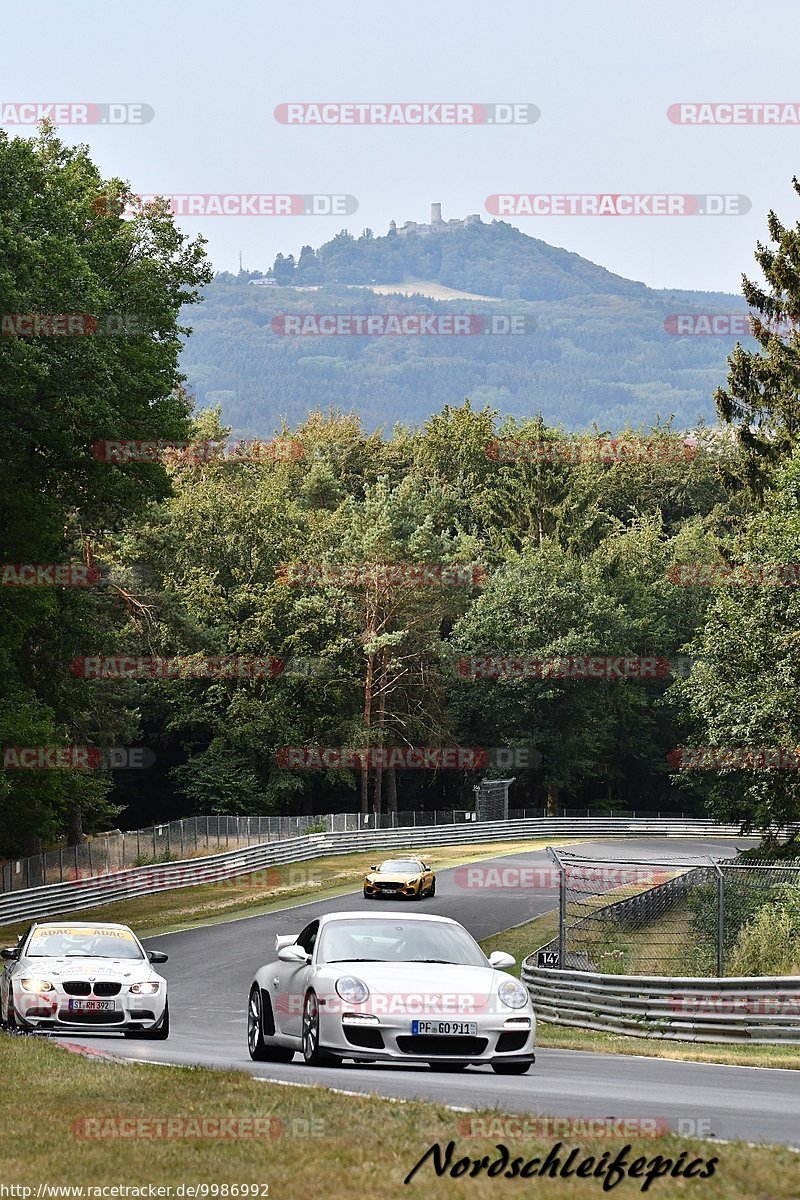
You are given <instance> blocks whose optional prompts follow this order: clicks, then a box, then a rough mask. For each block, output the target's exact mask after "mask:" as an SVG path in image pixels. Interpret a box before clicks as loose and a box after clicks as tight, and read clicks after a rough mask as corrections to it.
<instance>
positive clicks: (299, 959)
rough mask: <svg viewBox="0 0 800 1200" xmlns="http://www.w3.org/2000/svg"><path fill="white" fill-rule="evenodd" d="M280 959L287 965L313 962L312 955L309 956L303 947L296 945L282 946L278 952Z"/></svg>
mask: <svg viewBox="0 0 800 1200" xmlns="http://www.w3.org/2000/svg"><path fill="white" fill-rule="evenodd" d="M278 958H279V959H280V960H281V962H285V963H307V962H310V961H311V955H310V954H307V953H306V951H305V950H304V949H303V947H302V946H298V945H297V943H295V945H294V946H281V948H280V950H279V951H278Z"/></svg>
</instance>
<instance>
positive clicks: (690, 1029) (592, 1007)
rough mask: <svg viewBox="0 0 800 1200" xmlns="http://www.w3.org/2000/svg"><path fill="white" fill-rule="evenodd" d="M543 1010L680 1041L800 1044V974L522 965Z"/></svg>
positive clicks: (551, 1017)
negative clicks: (704, 975) (671, 974)
mask: <svg viewBox="0 0 800 1200" xmlns="http://www.w3.org/2000/svg"><path fill="white" fill-rule="evenodd" d="M522 981H523V982H524V983H525V985H526V986H527V988H528V991H529V992H530V995H531V999H532V1001H533V1007H534V1009H535V1011H536V1015H537V1016H538V1017H539V1018H541V1020H543V1021H550V1022H552V1024H554V1025H566V1026H571V1027H572V1028H575V1029H595V1030H600V1031H602V1032H604V1033H624V1034H627V1035H628V1036H629V1037H643V1038H669V1039H671V1040H674V1041H680V1042H725V1043H731V1042H745V1043H749V1044H751V1045H776V1044H778V1045H780V1044H789V1045H794V1044H800V978H798V977H797V976H789V977H784V976H780V977H779V976H768V977H761V978H757V979H735V978H731V979H684V978H680V977H676V978H667V977H658V976H653V975H601V974H598V973H597V972H594V971H570V970H559V969H557V968H550V967H537V966H535V963H534V956H533V955H532V956H531V957H529V958H527V959H525V961H524V962H523V964H522Z"/></svg>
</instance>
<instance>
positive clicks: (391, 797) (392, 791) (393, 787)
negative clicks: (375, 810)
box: [386, 767, 397, 813]
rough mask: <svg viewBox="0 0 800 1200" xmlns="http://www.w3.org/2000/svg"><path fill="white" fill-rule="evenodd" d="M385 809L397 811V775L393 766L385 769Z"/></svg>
mask: <svg viewBox="0 0 800 1200" xmlns="http://www.w3.org/2000/svg"><path fill="white" fill-rule="evenodd" d="M386 811H387V812H390V813H396V812H397V775H396V774H395V769H394V767H389V768H388V769H387V771H386Z"/></svg>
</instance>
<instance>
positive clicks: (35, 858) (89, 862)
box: [0, 807, 685, 893]
mask: <svg viewBox="0 0 800 1200" xmlns="http://www.w3.org/2000/svg"><path fill="white" fill-rule="evenodd" d="M590 815H593V816H596V815H598V814H597V813H594V812H591V811H590V810H589V809H588V808H565V807H559V808H558V810H557V811H553V812H548V811H547V810H546V809H545V808H516V809H511V810H510V811H509V812H508V819H509V820H525V819H527V818H529V817H545V816H559V817H560V816H563V817H588V816H590ZM599 815H603V816H610V817H613V816H632V817H636V815H637V814H636V812H632V813H631V812H627V811H625V810H621V809H618V810H617V811H616V812H614V811H607V812H606V811H605V810H604V811H603V812H602V814H599ZM638 815H639V816H656V815H657V816H658V817H659V818H661V816H662V814H661V813H660V812H659V813H658V814H656V813H650V812H646V811H640V812H639V814H638ZM669 815H670V816H676V817H677V816H680V817H683V816H684V815H685V814H684V813H680V814H678V813H672V814H669ZM476 816H477V814H476V813H475V812H474V811H465V810H463V809H437V810H432V809H431V810H426V811H421V812H416V811H411V810H408V811H402V812H385V813H379V814H377V815H376V814H375V813H369V814H367V815H366V816H362V814H361V813H326V814H323V815H316V816H314V815H311V816H295V817H285V816H284V817H272V816H270V817H235V816H213V815H212V816H200V817H185V818H184V819H183V820H180V821H165V822H163V823H162V824H160V825H151V826H149V827H148V828H147V829H133V830H130V831H128V832H124V833H123V832H120V831H114V832H113V833H108V834H99V835H98V836H96V837H93V838H90V839H87V840H86V841H84V842H83V843H82V844H81V845H79V846H67V847H64V848H62V849H59V850H51V851H48V852H47V853H44V854H34V855H32V856H30V857H26V858H23V857H19V858H13V859H9V860H6V861H5V862H0V893H2V892H11V891H21V890H22V889H23V888H30V887H40V886H42V885H44V884H48V883H63V882H65V881H67V880H70V879H83V878H85V877H86V876H89V875H102V874H104V873H106V872H108V871H118V870H121V869H122V868H124V867H136V866H144V865H147V864H150V863H159V862H171V861H174V860H176V859H182V858H193V857H196V856H199V855H203V854H215V853H217V852H218V851H220V850H238V849H241V848H243V847H246V846H256V845H259V844H260V843H262V842H274V841H280V840H282V839H284V838H292V837H301V836H302V835H303V834H306V833H352V832H357V831H358V830H360V829H395V828H406V827H408V826H410V827H411V828H413V827H414V826H416V825H425V826H427V825H452V824H457V823H459V822H461V821H473V820H475V819H476ZM482 819H484V820H495V819H501V818H499V817H498V818H496V817H483V818H482Z"/></svg>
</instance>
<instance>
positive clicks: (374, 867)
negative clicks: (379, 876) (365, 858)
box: [370, 863, 378, 871]
mask: <svg viewBox="0 0 800 1200" xmlns="http://www.w3.org/2000/svg"><path fill="white" fill-rule="evenodd" d="M377 869H378V868H377V867H376V866H375V863H373V864H372V866H371V867H370V871H377Z"/></svg>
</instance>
